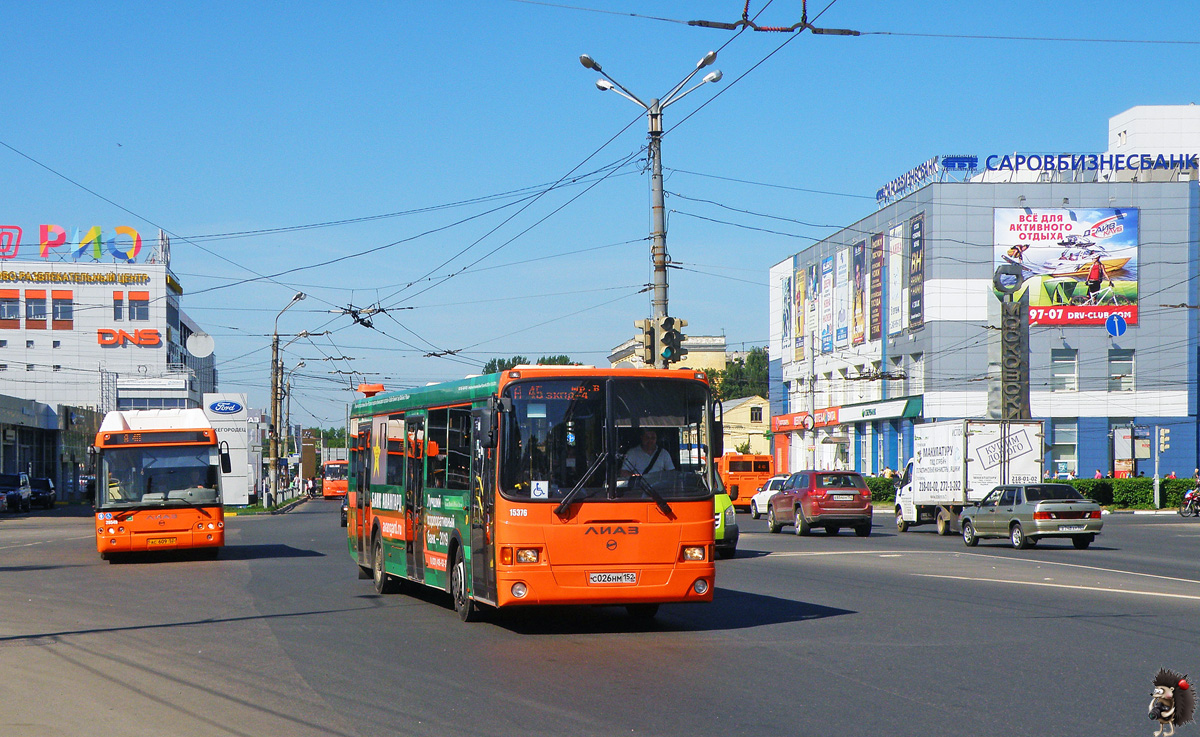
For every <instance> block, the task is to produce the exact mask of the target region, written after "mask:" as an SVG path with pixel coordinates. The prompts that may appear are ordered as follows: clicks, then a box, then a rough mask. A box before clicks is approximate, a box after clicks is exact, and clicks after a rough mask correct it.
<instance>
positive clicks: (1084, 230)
mask: <svg viewBox="0 0 1200 737" xmlns="http://www.w3.org/2000/svg"><path fill="white" fill-rule="evenodd" d="M994 224H995V225H994V231H993V235H994V241H993V242H994V243H995V252H994V256H993V262H994V263H993V266H994V267H998V266H1000V265H1001V264H1005V263H1008V264H1017V265H1019V266H1020V267H1021V272H1022V274H1023V275H1024V277H1025V286H1024V287H1023V289H1024V290H1025V291H1027V292H1028V294H1029V324H1030V325H1103V324H1104V323H1105V321H1106V320H1108V318H1109V316H1111V315H1120V316H1121V317H1123V318H1124V319H1125V321H1126V322H1127V323H1128V324H1130V325H1136V324H1137V321H1138V260H1137V256H1138V210H1137V209H1136V208H1133V209H1127V208H1098V209H1088V208H1078V209H1070V208H1036V207H1035V208H1025V207H1022V208H997V209H996V210H995V216H994ZM1015 296H1016V297H1018V298H1019V297H1020V296H1021V294H1020V293H1018V294H1017V295H1015Z"/></svg>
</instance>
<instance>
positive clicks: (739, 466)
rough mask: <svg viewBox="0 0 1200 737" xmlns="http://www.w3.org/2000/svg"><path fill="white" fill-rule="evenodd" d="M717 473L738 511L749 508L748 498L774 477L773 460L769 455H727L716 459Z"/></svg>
mask: <svg viewBox="0 0 1200 737" xmlns="http://www.w3.org/2000/svg"><path fill="white" fill-rule="evenodd" d="M717 471H718V473H720V474H721V481H723V482H724V483H725V490H726V492H728V493H729V496H730V497H732V498H733V506H735V507H737V508H738V510H744V509H749V508H750V497H752V496H754V492H755V491H757V490H758V487H760V486H762V485H763V484H765V483H766V482H767V479H769V478H771V477H772V476H774V475H775V459H774V458H773V457H771V456H769V455H745V454H740V453H729V454H728V455H723V456H721V457H720V458H718V459H717Z"/></svg>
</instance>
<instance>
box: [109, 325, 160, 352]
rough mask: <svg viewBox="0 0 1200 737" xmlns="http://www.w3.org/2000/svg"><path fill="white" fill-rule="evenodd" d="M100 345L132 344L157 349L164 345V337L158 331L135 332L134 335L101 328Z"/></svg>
mask: <svg viewBox="0 0 1200 737" xmlns="http://www.w3.org/2000/svg"><path fill="white" fill-rule="evenodd" d="M96 337H97V340H98V342H99V343H100V345H118V346H120V345H125V344H126V343H132V344H133V345H136V346H141V347H142V348H156V347H158V346H160V345H162V335H160V334H159V332H158V331H157V330H135V331H133V332H132V333H129V332H126V331H124V330H113V329H112V328H100V329H99V330H97V331H96Z"/></svg>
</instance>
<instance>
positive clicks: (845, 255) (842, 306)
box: [833, 248, 850, 348]
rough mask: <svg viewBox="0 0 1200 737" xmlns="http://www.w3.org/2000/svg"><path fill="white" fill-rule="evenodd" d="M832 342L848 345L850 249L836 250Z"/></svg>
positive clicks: (841, 345) (837, 344)
mask: <svg viewBox="0 0 1200 737" xmlns="http://www.w3.org/2000/svg"><path fill="white" fill-rule="evenodd" d="M833 293H834V307H833V309H834V330H833V342H834V345H836V346H837V347H838V348H845V347H846V346H848V345H850V249H848V248H843V249H842V250H840V251H838V252H837V266H836V271H835V272H834V288H833Z"/></svg>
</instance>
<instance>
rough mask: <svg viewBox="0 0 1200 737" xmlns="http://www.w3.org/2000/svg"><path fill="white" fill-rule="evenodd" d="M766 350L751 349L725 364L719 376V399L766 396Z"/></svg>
mask: <svg viewBox="0 0 1200 737" xmlns="http://www.w3.org/2000/svg"><path fill="white" fill-rule="evenodd" d="M767 363H768V357H767V349H766V348H752V349H751V350H750V353H748V354H747V355H746V358H745V359H744V360H743V359H741V358H739V359H737V360H734V361H727V362H726V363H725V370H724V371H722V372H721V376H720V394H719V396H720V399H721V400H722V401H724V400H726V399H740V398H742V397H755V396H758V397H765V396H767Z"/></svg>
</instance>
